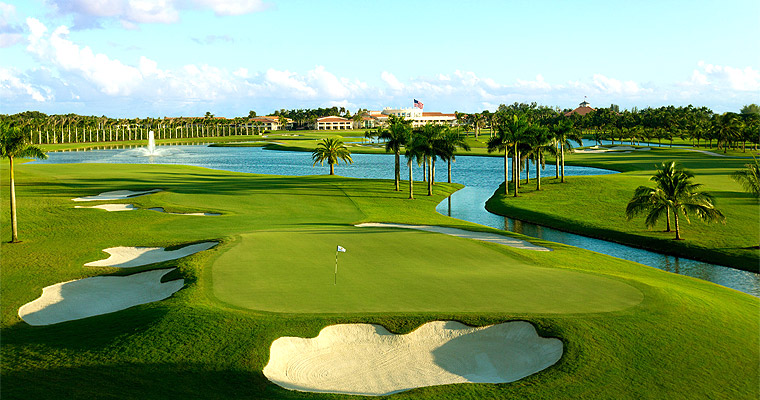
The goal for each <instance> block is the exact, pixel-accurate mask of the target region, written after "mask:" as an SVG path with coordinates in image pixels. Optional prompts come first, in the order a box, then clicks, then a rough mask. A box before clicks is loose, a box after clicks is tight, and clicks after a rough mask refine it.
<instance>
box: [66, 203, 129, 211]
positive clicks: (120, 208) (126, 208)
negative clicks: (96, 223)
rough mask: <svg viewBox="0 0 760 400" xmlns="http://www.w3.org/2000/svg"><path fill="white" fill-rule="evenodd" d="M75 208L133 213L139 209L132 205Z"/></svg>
mask: <svg viewBox="0 0 760 400" xmlns="http://www.w3.org/2000/svg"><path fill="white" fill-rule="evenodd" d="M74 208H99V209H101V210H106V211H132V210H137V209H138V208H137V207H135V206H134V205H132V204H101V205H99V206H92V207H88V206H74Z"/></svg>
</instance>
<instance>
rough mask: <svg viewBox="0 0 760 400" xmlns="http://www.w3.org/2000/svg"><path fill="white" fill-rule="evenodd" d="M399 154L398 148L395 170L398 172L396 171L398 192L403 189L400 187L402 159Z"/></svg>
mask: <svg viewBox="0 0 760 400" xmlns="http://www.w3.org/2000/svg"><path fill="white" fill-rule="evenodd" d="M399 156H400V155H399V152H398V150H396V171H395V172H396V173H395V175H394V177H395V178H396V191H397V192H398V191H399V190H401V189H399V181H400V180H401V160H399Z"/></svg>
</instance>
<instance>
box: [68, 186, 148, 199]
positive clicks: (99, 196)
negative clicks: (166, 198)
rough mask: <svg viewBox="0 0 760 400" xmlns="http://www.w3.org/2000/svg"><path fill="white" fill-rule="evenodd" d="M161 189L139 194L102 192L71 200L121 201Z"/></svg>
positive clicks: (131, 192)
mask: <svg viewBox="0 0 760 400" xmlns="http://www.w3.org/2000/svg"><path fill="white" fill-rule="evenodd" d="M160 191H161V189H153V190H145V191H141V192H134V191H131V190H112V191H110V192H103V193H101V194H97V195H94V196H85V197H77V198H75V199H71V200H73V201H100V200H122V199H127V198H130V197H137V196H143V195H146V194H151V193H156V192H160Z"/></svg>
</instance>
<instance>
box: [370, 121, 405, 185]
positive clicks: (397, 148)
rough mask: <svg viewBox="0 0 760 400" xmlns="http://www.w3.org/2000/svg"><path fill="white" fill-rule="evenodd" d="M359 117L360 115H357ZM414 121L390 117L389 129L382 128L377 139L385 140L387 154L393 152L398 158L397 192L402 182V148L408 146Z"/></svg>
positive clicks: (396, 168) (396, 164)
mask: <svg viewBox="0 0 760 400" xmlns="http://www.w3.org/2000/svg"><path fill="white" fill-rule="evenodd" d="M357 115H358V114H357ZM411 124H412V121H407V120H405V119H404V117H397V116H395V115H390V116H389V117H388V129H384V128H380V129H378V130H377V137H378V138H380V139H383V140H385V152H386V153H389V152H391V151H392V152H393V154H394V155H395V156H396V157H395V158H396V163H395V175H394V178H395V184H396V191H397V192H398V191H399V190H401V189H400V188H399V185H400V181H401V160H400V157H401V147H403V146H405V145H406V142H407V139H408V138H409V136H410V135H411V133H412V125H411Z"/></svg>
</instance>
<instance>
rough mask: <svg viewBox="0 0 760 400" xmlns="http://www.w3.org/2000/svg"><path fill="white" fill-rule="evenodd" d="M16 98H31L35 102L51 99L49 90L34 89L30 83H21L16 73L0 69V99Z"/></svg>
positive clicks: (42, 88)
mask: <svg viewBox="0 0 760 400" xmlns="http://www.w3.org/2000/svg"><path fill="white" fill-rule="evenodd" d="M43 92H44V93H43ZM16 97H21V98H27V99H28V98H31V99H32V100H34V101H36V102H44V101H47V100H52V99H53V96H52V94H51V93H50V89H48V88H44V87H34V86H33V85H32V84H30V83H26V82H23V81H22V79H21V78H19V76H18V75H17V72H16V71H13V70H11V69H8V68H0V98H3V99H12V98H16Z"/></svg>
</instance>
